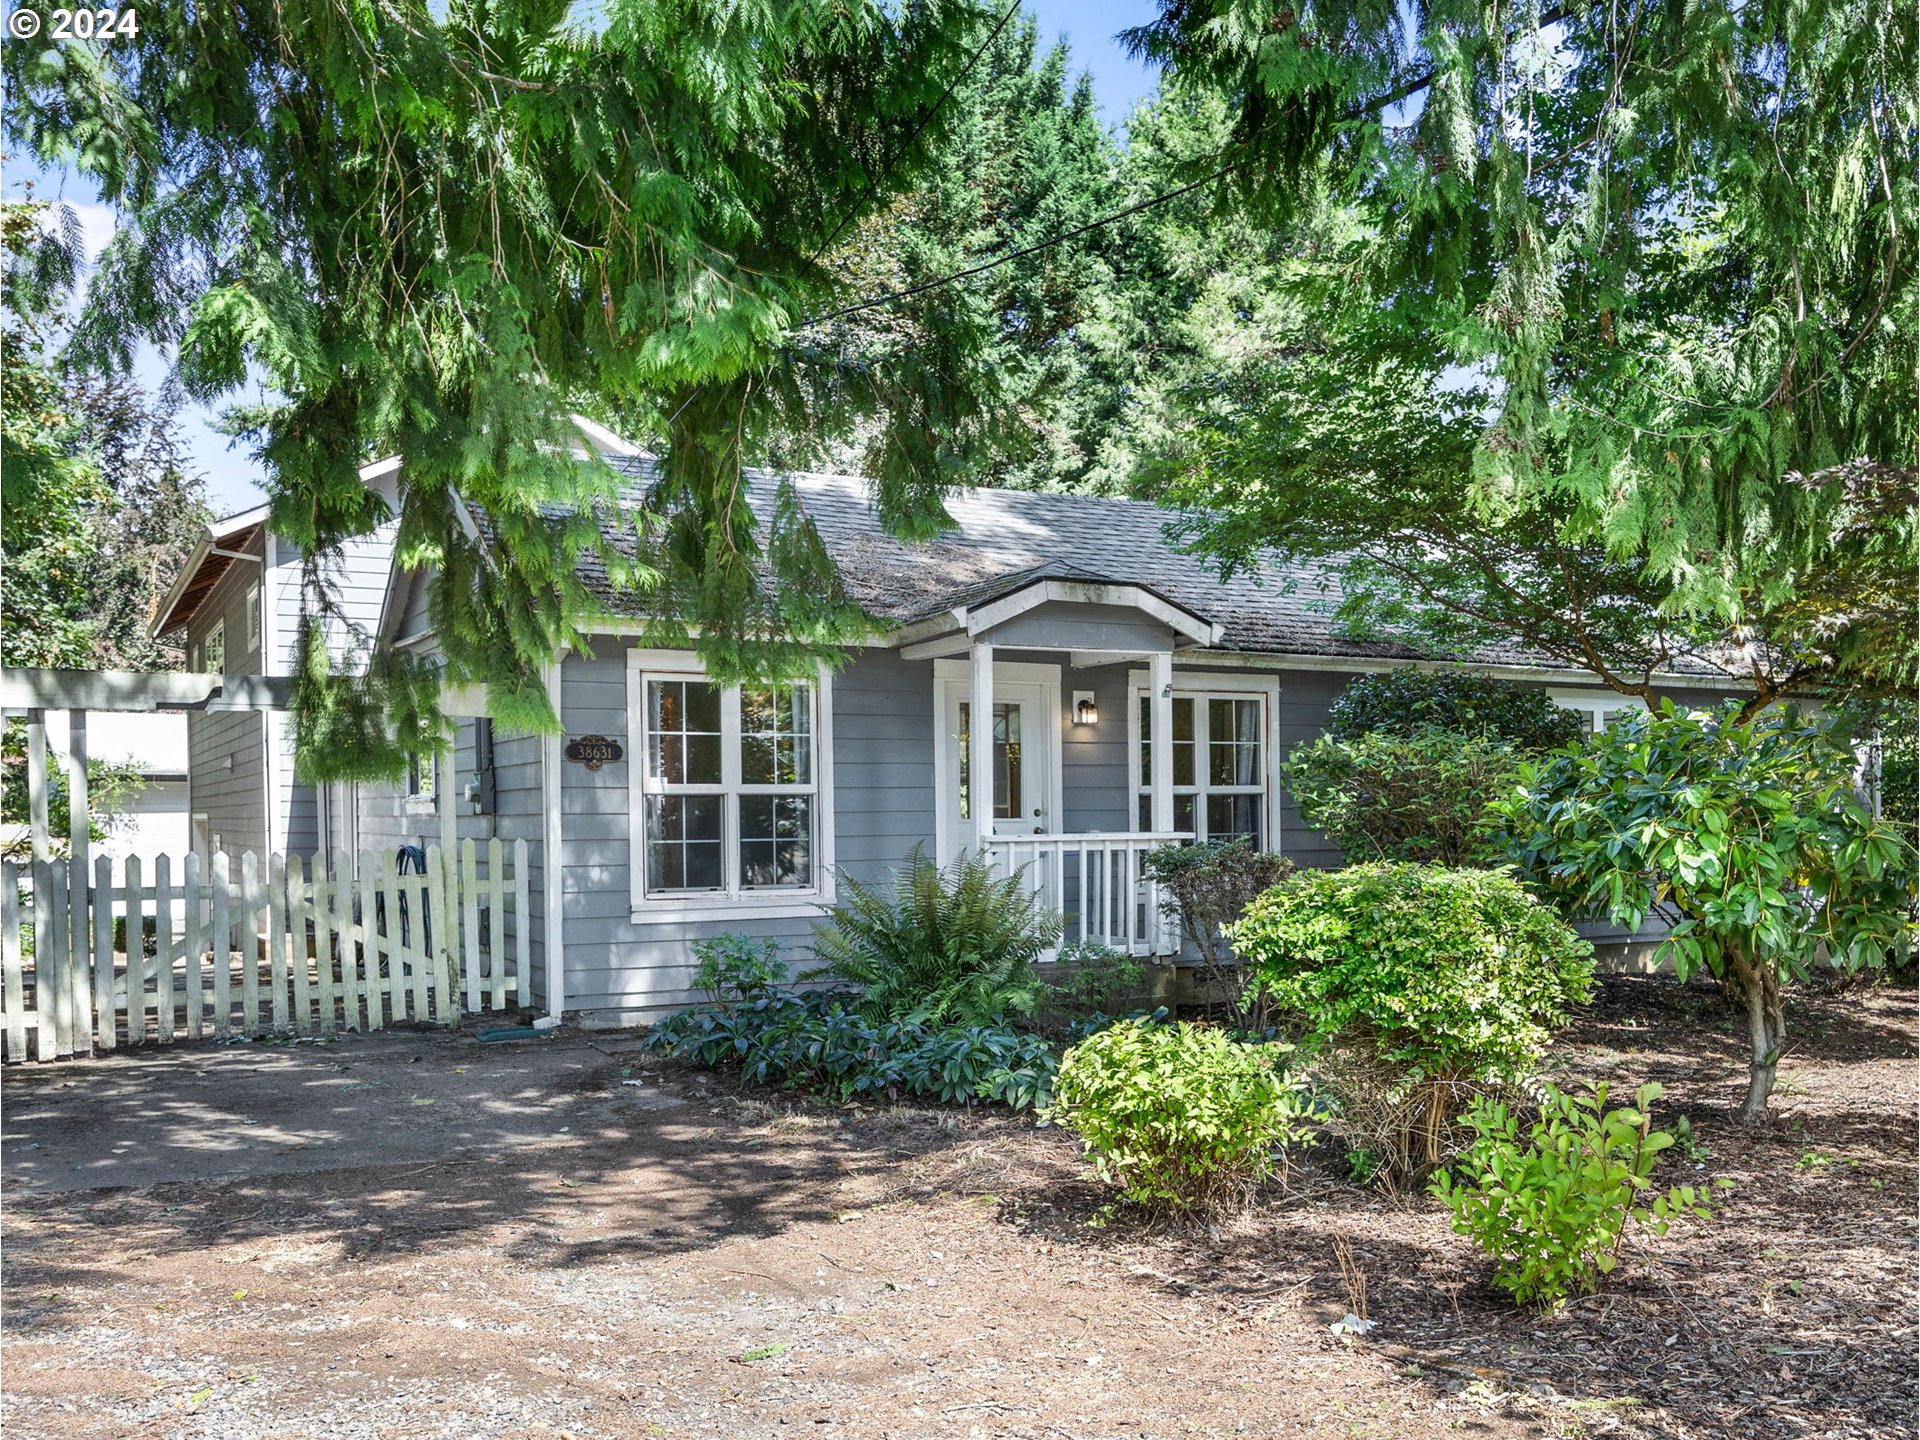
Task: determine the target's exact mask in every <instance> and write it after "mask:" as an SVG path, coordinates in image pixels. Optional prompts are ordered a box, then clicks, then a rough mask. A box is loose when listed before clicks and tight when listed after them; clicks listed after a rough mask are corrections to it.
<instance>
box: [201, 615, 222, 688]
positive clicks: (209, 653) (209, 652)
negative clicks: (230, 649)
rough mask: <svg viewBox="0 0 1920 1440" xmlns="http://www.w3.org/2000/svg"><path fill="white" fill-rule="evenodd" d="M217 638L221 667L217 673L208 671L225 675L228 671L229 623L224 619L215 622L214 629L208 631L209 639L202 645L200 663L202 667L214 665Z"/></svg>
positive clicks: (209, 672) (212, 672)
mask: <svg viewBox="0 0 1920 1440" xmlns="http://www.w3.org/2000/svg"><path fill="white" fill-rule="evenodd" d="M216 637H218V639H219V641H220V665H219V669H218V671H217V672H216V671H208V672H207V673H208V674H215V673H218V674H222V675H224V674H226V671H227V622H226V621H225V620H224V619H221V620H216V621H214V622H213V628H212V629H211V630H209V631H207V638H206V639H205V640H203V641H202V642H201V643H200V663H201V664H202V665H210V664H212V663H213V642H214V639H215V638H216Z"/></svg>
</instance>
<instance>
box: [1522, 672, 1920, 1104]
mask: <svg viewBox="0 0 1920 1440" xmlns="http://www.w3.org/2000/svg"><path fill="white" fill-rule="evenodd" d="M1737 713H1738V707H1737V706H1735V705H1731V704H1730V705H1729V706H1728V707H1727V708H1726V709H1725V710H1723V711H1721V712H1720V713H1718V714H1710V713H1704V712H1693V713H1683V712H1680V711H1677V710H1675V709H1674V707H1673V704H1672V702H1671V701H1667V702H1664V703H1663V704H1662V705H1661V708H1660V711H1659V713H1658V714H1655V715H1650V716H1648V717H1646V718H1644V719H1641V718H1638V717H1635V718H1632V719H1630V720H1628V721H1626V722H1625V723H1616V724H1614V725H1611V726H1609V727H1608V728H1607V729H1606V730H1605V731H1603V732H1602V733H1601V734H1599V735H1596V736H1594V737H1593V738H1592V739H1590V740H1589V741H1588V742H1587V743H1586V744H1585V745H1584V746H1580V747H1576V748H1571V749H1568V750H1563V751H1559V752H1556V753H1554V754H1552V755H1549V756H1546V757H1545V758H1544V759H1542V760H1541V761H1540V762H1539V763H1537V764H1535V765H1530V766H1528V767H1526V768H1525V769H1524V770H1523V771H1522V774H1521V780H1520V784H1519V786H1518V788H1517V789H1516V790H1515V791H1514V793H1513V794H1512V795H1511V796H1510V797H1508V798H1505V799H1503V800H1500V801H1497V802H1496V803H1495V805H1494V807H1493V809H1494V813H1495V815H1496V816H1497V823H1498V824H1499V825H1500V826H1502V827H1503V833H1504V836H1505V839H1506V843H1507V845H1508V850H1509V853H1510V854H1511V856H1512V857H1513V860H1514V862H1515V863H1516V865H1517V866H1518V867H1519V869H1520V872H1521V873H1522V874H1523V875H1524V876H1525V877H1526V878H1528V879H1529V880H1530V881H1531V882H1532V883H1533V884H1534V885H1535V886H1537V887H1538V888H1539V889H1540V890H1542V891H1543V892H1544V893H1546V894H1547V895H1549V896H1551V897H1553V898H1554V899H1555V900H1556V901H1558V903H1559V904H1560V906H1561V908H1562V910H1563V911H1565V912H1566V913H1568V914H1570V915H1573V916H1607V917H1609V918H1611V919H1613V920H1614V921H1615V922H1617V923H1619V924H1622V925H1626V926H1629V927H1631V928H1634V929H1638V928H1639V926H1640V924H1641V922H1642V921H1643V920H1645V919H1646V918H1647V916H1648V915H1649V914H1652V915H1657V916H1659V917H1660V918H1661V919H1663V920H1665V921H1666V922H1667V924H1668V926H1669V927H1670V928H1669V930H1668V933H1667V937H1666V940H1665V941H1664V942H1663V945H1662V952H1663V954H1665V955H1666V956H1667V957H1669V958H1671V959H1672V961H1673V966H1674V970H1675V972H1676V973H1677V974H1678V975H1679V977H1680V978H1681V979H1682V980H1685V979H1686V978H1687V977H1688V976H1689V975H1691V974H1693V973H1694V972H1695V971H1697V970H1701V969H1705V970H1706V971H1707V972H1708V973H1710V974H1711V975H1713V976H1714V977H1715V978H1716V979H1717V980H1719V981H1720V983H1721V986H1722V988H1723V989H1724V990H1725V991H1726V993H1727V995H1728V996H1729V998H1730V999H1732V1000H1733V1001H1734V1002H1735V1003H1736V1004H1737V1005H1738V1006H1739V1007H1740V1008H1741V1009H1742V1010H1743V1011H1744V1012H1745V1014H1746V1017H1747V1028H1748V1033H1749V1035H1750V1037H1751V1042H1752V1058H1751V1061H1750V1064H1749V1078H1748V1084H1747V1095H1746V1100H1745V1103H1744V1104H1743V1105H1742V1106H1741V1109H1740V1118H1741V1119H1743V1120H1748V1121H1753V1120H1758V1119H1759V1118H1760V1117H1761V1116H1763V1115H1764V1114H1765V1113H1766V1108H1767V1096H1768V1095H1769V1094H1770V1093H1771V1092H1772V1090H1773V1081H1774V1072H1775V1069H1776V1067H1777V1066H1778V1065H1779V1062H1780V1054H1781V1050H1782V1048H1783V1047H1784V1046H1785V1044H1786V1031H1787V1027H1786V1012H1785V1006H1784V1002H1783V1000H1782V998H1781V984H1782V982H1783V981H1784V980H1786V979H1787V978H1788V977H1789V976H1791V977H1795V978H1801V977H1804V976H1805V975H1806V974H1807V972H1808V970H1809V968H1810V967H1811V966H1813V965H1814V964H1816V963H1817V962H1818V961H1820V960H1821V958H1822V957H1823V956H1824V957H1825V959H1826V960H1827V961H1828V963H1830V964H1833V965H1835V966H1839V967H1841V968H1844V969H1847V970H1859V969H1862V968H1867V967H1878V966H1881V965H1883V964H1885V963H1886V962H1887V961H1888V960H1889V959H1890V958H1891V957H1892V956H1893V955H1894V954H1895V953H1896V952H1898V951H1900V950H1902V949H1904V948H1906V947H1910V946H1911V945H1912V943H1913V933H1914V931H1913V918H1914V916H1913V912H1914V872H1913V858H1914V857H1913V851H1912V850H1911V848H1910V847H1909V846H1907V845H1906V844H1905V843H1903V842H1902V840H1901V839H1900V838H1899V836H1898V834H1897V832H1896V831H1895V829H1894V827H1893V826H1892V825H1890V824H1889V823H1888V822H1886V821H1885V820H1883V819H1880V818H1878V817H1876V816H1874V815H1873V814H1872V813H1870V811H1869V810H1868V808H1867V807H1866V806H1865V805H1864V804H1862V803H1861V799H1860V796H1859V795H1858V794H1857V793H1856V791H1855V789H1854V773H1853V772H1854V768H1855V760H1854V757H1853V755H1852V754H1851V753H1849V752H1848V751H1847V750H1845V749H1844V748H1842V747H1841V746H1839V745H1838V744H1836V743H1835V742H1834V740H1833V738H1832V736H1831V734H1830V727H1829V726H1828V725H1827V724H1816V723H1809V722H1808V721H1806V720H1805V719H1803V718H1802V717H1801V716H1800V715H1799V714H1798V713H1797V712H1795V711H1792V710H1788V711H1786V712H1783V713H1779V714H1775V715H1770V716H1767V717H1765V718H1763V719H1760V720H1757V721H1752V722H1748V723H1746V724H1742V723H1740V722H1739V721H1738V719H1737V718H1736V717H1737Z"/></svg>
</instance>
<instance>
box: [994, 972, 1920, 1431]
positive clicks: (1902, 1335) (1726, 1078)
mask: <svg viewBox="0 0 1920 1440" xmlns="http://www.w3.org/2000/svg"><path fill="white" fill-rule="evenodd" d="M1789 1031H1790V1043H1789V1052H1788V1054H1787V1055H1786V1057H1785V1058H1784V1059H1783V1061H1782V1063H1781V1067H1780V1081H1779V1088H1778V1089H1777V1090H1776V1092H1775V1095H1774V1099H1773V1109H1774V1116H1773V1118H1772V1120H1771V1121H1770V1122H1769V1123H1767V1124H1765V1125H1762V1126H1747V1125H1742V1124H1740V1123H1739V1122H1738V1121H1737V1120H1736V1119H1735V1118H1734V1111H1735V1109H1736V1108H1737V1105H1738V1102H1739V1100H1740V1099H1741V1097H1742V1093H1743V1090H1744V1085H1745V1080H1746V1054H1745V1035H1744V1031H1741V1030H1740V1029H1739V1027H1738V1025H1737V1024H1736V1023H1735V1020H1734V1018H1733V1016H1732V1013H1731V1011H1729V1010H1728V1009H1727V1007H1726V1005H1725V1003H1724V1002H1723V1001H1722V1000H1721V998H1720V996H1719V993H1718V992H1717V990H1715V989H1713V988H1712V987H1710V986H1707V985H1704V984H1695V985H1689V986H1681V985H1679V984H1677V983H1675V982H1673V981H1672V980H1671V979H1664V978H1656V977H1626V976H1614V977H1607V978H1605V979H1604V980H1603V982H1602V988H1601V990H1600V993H1599V994H1598V995H1597V996H1596V997H1595V1001H1594V1003H1593V1004H1592V1005H1590V1006H1588V1007H1586V1008H1585V1010H1584V1011H1583V1013H1582V1014H1581V1015H1580V1016H1579V1017H1578V1018H1577V1019H1576V1022H1575V1024H1574V1026H1573V1027H1572V1029H1571V1031H1570V1032H1569V1036H1568V1041H1569V1042H1570V1043H1567V1044H1564V1045H1563V1046H1562V1047H1561V1049H1560V1052H1559V1054H1558V1055H1557V1057H1556V1067H1555V1069H1556V1074H1555V1077H1554V1078H1556V1079H1557V1080H1558V1081H1559V1082H1560V1083H1562V1084H1565V1085H1574V1084H1581V1083H1584V1082H1587V1081H1600V1080H1604V1081H1608V1082H1609V1083H1610V1085H1611V1086H1612V1088H1613V1099H1614V1103H1619V1102H1620V1101H1622V1100H1625V1099H1626V1098H1627V1097H1629V1096H1631V1094H1632V1092H1633V1091H1634V1089H1635V1088H1636V1087H1637V1086H1638V1085H1640V1084H1642V1083H1644V1082H1646V1081H1648V1080H1656V1081H1659V1082H1660V1083H1661V1085H1662V1086H1663V1087H1664V1090H1665V1094H1664V1097H1663V1098H1662V1099H1661V1100H1660V1101H1659V1102H1658V1103H1657V1104H1656V1106H1655V1117H1656V1121H1657V1122H1658V1123H1660V1124H1663V1125H1671V1124H1672V1123H1673V1122H1674V1121H1675V1120H1676V1119H1677V1118H1678V1117H1680V1116H1683V1115H1684V1116H1686V1117H1687V1119H1688V1121H1689V1123H1690V1124H1691V1127H1692V1131H1693V1136H1694V1143H1695V1144H1696V1145H1697V1146H1699V1147H1701V1148H1700V1149H1699V1150H1698V1151H1696V1152H1695V1156H1694V1158H1691V1159H1689V1158H1685V1157H1682V1156H1681V1155H1680V1154H1679V1152H1678V1151H1672V1152H1669V1157H1668V1159H1667V1160H1666V1161H1665V1162H1663V1165H1662V1168H1661V1169H1660V1170H1659V1171H1657V1172H1656V1175H1655V1178H1656V1180H1659V1181H1661V1182H1662V1183H1666V1184H1677V1183H1683V1182H1684V1181H1685V1180H1688V1179H1691V1180H1693V1181H1694V1182H1695V1183H1701V1182H1711V1181H1714V1180H1726V1181H1729V1182H1731V1188H1730V1189H1729V1190H1726V1191H1724V1192H1723V1193H1722V1194H1721V1195H1720V1196H1719V1197H1718V1198H1717V1199H1716V1200H1715V1201H1714V1206H1715V1210H1716V1214H1715V1216H1714V1218H1713V1219H1712V1220H1711V1221H1707V1222H1690V1223H1688V1224H1687V1225H1684V1226H1680V1227H1676V1228H1675V1229H1674V1230H1673V1231H1672V1232H1671V1233H1670V1234H1669V1235H1668V1236H1666V1237H1664V1238H1659V1239H1639V1238H1635V1239H1634V1240H1632V1241H1630V1242H1629V1246H1628V1249H1627V1251H1626V1253H1625V1257H1624V1262H1623V1264H1622V1265H1621V1267H1620V1268H1619V1269H1618V1270H1617V1271H1616V1272H1615V1274H1614V1276H1613V1277H1612V1279H1611V1281H1610V1283H1609V1285H1608V1287H1607V1288H1606V1290H1605V1291H1603V1292H1602V1293H1600V1294H1598V1295H1594V1296H1589V1297H1585V1298H1582V1299H1579V1300H1576V1301H1574V1302H1572V1303H1570V1304H1568V1305H1567V1306H1565V1307H1564V1308H1562V1309H1561V1310H1559V1311H1557V1312H1555V1313H1551V1314H1545V1313H1541V1312H1539V1311H1535V1310H1521V1309H1517V1308H1516V1307H1515V1306H1514V1305H1513V1304H1512V1302H1511V1301H1510V1300H1509V1299H1508V1297H1507V1296H1506V1295H1505V1294H1504V1293H1503V1292H1501V1291H1499V1290H1498V1289H1496V1288H1495V1287H1494V1286H1493V1285H1492V1284H1491V1283H1490V1266H1489V1265H1488V1264H1487V1263H1486V1262H1485V1261H1483V1260H1482V1259H1481V1257H1480V1256H1479V1254H1478V1253H1477V1252H1476V1251H1474V1250H1473V1249H1472V1248H1471V1247H1470V1246H1469V1245H1468V1244H1467V1242H1466V1241H1464V1240H1463V1239H1461V1238H1460V1237H1457V1236H1455V1235H1453V1234H1452V1233H1451V1232H1450V1230H1449V1229H1448V1227H1447V1224H1446V1219H1445V1215H1444V1212H1443V1211H1442V1210H1441V1209H1440V1208H1439V1206H1438V1205H1437V1204H1435V1203H1433V1202H1432V1201H1430V1200H1428V1199H1426V1198H1425V1197H1390V1196H1382V1195H1376V1194H1369V1193H1366V1192H1362V1191H1358V1190H1356V1189H1354V1188H1353V1187H1352V1186H1351V1185H1349V1184H1347V1183H1345V1180H1344V1177H1343V1176H1342V1175H1341V1174H1340V1165H1339V1161H1338V1159H1337V1157H1335V1156H1334V1155H1332V1154H1325V1155H1322V1156H1319V1157H1317V1159H1316V1161H1315V1162H1314V1163H1311V1164H1309V1165H1308V1166H1307V1167H1305V1168H1304V1169H1303V1170H1297V1171H1296V1172H1295V1174H1294V1175H1293V1176H1292V1177H1291V1178H1290V1184H1289V1186H1288V1190H1287V1193H1285V1194H1281V1195H1275V1196H1271V1197H1269V1198H1268V1200H1267V1201H1266V1203H1264V1204H1263V1205H1262V1206H1261V1207H1260V1208H1259V1209H1258V1210H1257V1211H1256V1213H1255V1214H1253V1215H1252V1216H1250V1217H1248V1218H1247V1219H1245V1220H1243V1221H1239V1222H1236V1223H1234V1224H1233V1225H1232V1226H1231V1227H1230V1229H1229V1231H1228V1232H1227V1233H1226V1234H1224V1235H1220V1236H1218V1237H1215V1238H1211V1239H1208V1240H1201V1239H1196V1238H1192V1237H1185V1236H1179V1235H1170V1234H1160V1233H1155V1232H1154V1231H1153V1230H1151V1229H1149V1228H1146V1227H1139V1226H1136V1227H1133V1228H1131V1229H1128V1228H1127V1227H1125V1226H1124V1225H1121V1226H1119V1227H1116V1226H1115V1225H1114V1224H1107V1225H1105V1226H1104V1228H1098V1229H1089V1228H1088V1223H1087V1222H1088V1220H1089V1219H1090V1218H1094V1217H1097V1215H1098V1211H1099V1207H1100V1206H1101V1205H1102V1204H1103V1203H1104V1202H1105V1201H1106V1198H1107V1197H1106V1196H1105V1195H1104V1194H1103V1193H1102V1192H1100V1191H1099V1190H1097V1189H1095V1188H1094V1187H1091V1186H1089V1185H1087V1184H1086V1183H1085V1182H1084V1181H1083V1180H1077V1179H1076V1178H1074V1170H1073V1169H1072V1168H1071V1166H1070V1165H1068V1166H1065V1167H1063V1166H1062V1165H1061V1163H1060V1157H1058V1156H1057V1155H1056V1156H1053V1157H1051V1158H1052V1160H1053V1164H1052V1165H1050V1166H1048V1167H1045V1170H1043V1171H1042V1172H1041V1173H1037V1174H1034V1175H1032V1176H1030V1177H1028V1183H1026V1184H1024V1185H1022V1186H1020V1188H1019V1192H1018V1193H1017V1194H1014V1195H1008V1194H1007V1189H1006V1187H1005V1186H1004V1185H1003V1186H1002V1188H1001V1191H1000V1193H1001V1194H1002V1196H1003V1203H1004V1205H1005V1207H1006V1210H1007V1213H1009V1214H1010V1215H1012V1216H1015V1217H1017V1218H1018V1220H1019V1221H1020V1223H1022V1224H1025V1225H1029V1226H1034V1227H1037V1228H1040V1229H1042V1230H1045V1231H1047V1232H1048V1233H1051V1234H1055V1235H1057V1236H1059V1237H1061V1238H1063V1239H1067V1238H1072V1239H1074V1240H1075V1241H1076V1243H1081V1244H1095V1245H1101V1246H1111V1245H1114V1244H1116V1243H1125V1244H1128V1245H1131V1246H1132V1247H1134V1248H1135V1249H1136V1250H1137V1251H1138V1252H1139V1253H1140V1254H1141V1255H1142V1257H1143V1263H1145V1264H1146V1265H1147V1266H1148V1268H1150V1269H1151V1270H1152V1271H1155V1272H1157V1273H1159V1274H1161V1275H1163V1276H1165V1277H1166V1279H1165V1282H1164V1283H1165V1284H1166V1286H1167V1287H1168V1288H1169V1289H1170V1290H1173V1291H1177V1292H1179V1293H1183V1294H1195V1295H1205V1296H1209V1297H1212V1298H1214V1299H1216V1300H1217V1301H1218V1302H1219V1303H1220V1304H1221V1305H1222V1307H1223V1308H1224V1309H1225V1310H1226V1311H1227V1312H1228V1313H1238V1314H1243V1315H1255V1314H1259V1313H1261V1307H1263V1306H1266V1305H1270V1304H1271V1303H1272V1302H1273V1298H1274V1297H1275V1295H1276V1294H1287V1295H1291V1296H1299V1295H1304V1296H1306V1297H1310V1299H1313V1300H1317V1301H1318V1302H1319V1309H1320V1311H1321V1313H1323V1314H1324V1316H1326V1317H1328V1318H1329V1319H1330V1321H1331V1320H1337V1319H1339V1317H1340V1316H1341V1315H1343V1314H1344V1313H1346V1312H1347V1311H1348V1310H1349V1309H1351V1308H1353V1307H1354V1306H1355V1304H1357V1303H1358V1301H1359V1298H1360V1296H1359V1294H1356V1289H1355V1287H1356V1283H1357V1282H1356V1281H1355V1279H1354V1275H1355V1274H1356V1273H1357V1275H1358V1276H1359V1277H1360V1281H1361V1282H1363V1283H1364V1287H1365V1288H1364V1291H1363V1292H1361V1293H1363V1294H1364V1298H1365V1305H1366V1310H1365V1312H1364V1313H1365V1314H1366V1316H1367V1318H1369V1319H1371V1320H1374V1321H1376V1322H1377V1327H1376V1328H1375V1329H1374V1330H1373V1331H1372V1332H1370V1334H1369V1335H1368V1337H1367V1339H1366V1340H1365V1342H1363V1343H1364V1346H1365V1348H1368V1349H1370V1350H1372V1351H1374V1352H1376V1353H1380V1354H1385V1355H1391V1356H1393V1357H1395V1358H1396V1359H1397V1360H1399V1361H1400V1362H1402V1364H1403V1365H1404V1366H1405V1367H1406V1370H1407V1372H1408V1373H1410V1374H1418V1373H1423V1372H1424V1373H1430V1374H1434V1373H1437V1374H1440V1375H1444V1376H1447V1377H1451V1380H1452V1382H1453V1383H1454V1388H1459V1387H1468V1388H1471V1387H1474V1386H1479V1387H1482V1388H1486V1389H1490V1390H1492V1391H1496V1392H1501V1393H1506V1394H1521V1395H1532V1396H1535V1397H1539V1398H1541V1399H1543V1400H1545V1401H1547V1402H1548V1403H1549V1404H1550V1405H1552V1406H1553V1407H1555V1408H1558V1409H1560V1410H1561V1412H1562V1413H1563V1414H1564V1415H1566V1416H1572V1417H1583V1419H1584V1422H1585V1425H1586V1427H1587V1428H1588V1429H1590V1430H1592V1431H1594V1432H1595V1433H1598V1432H1599V1431H1602V1430H1605V1431H1608V1432H1613V1433H1626V1434H1646V1435H1659V1436H1676V1437H1686V1436H1707V1435H1713V1436H1721V1435H1725V1436H1753V1437H1772V1436H1823V1437H1824V1436H1834V1437H1838V1436H1847V1437H1852V1436H1897V1435H1912V1434H1914V1433H1915V1412H1916V1404H1917V1403H1920V1388H1917V1387H1916V1369H1917V1367H1920V1340H1917V1339H1916V1318H1917V1317H1916V1312H1915V1304H1916V1290H1915V1272H1916V1264H1915V1256H1916V1233H1915V1232H1916V1204H1917V1203H1920V1197H1917V1196H1916V1184H1915V1179H1916V1164H1915V1159H1916V1139H1917V1133H1920V1132H1917V1131H1916V1104H1915V1102H1916V1074H1917V1071H1916V1066H1915V1057H1916V1049H1915V1037H1916V1028H1915V993H1914V991H1913V990H1912V989H1910V988H1868V987H1860V988H1855V989H1852V990H1851V991H1836V990H1834V989H1832V988H1829V987H1824V986H1803V987H1800V988H1799V989H1798V991H1797V992H1796V993H1794V994H1793V995H1792V996H1791V998H1790V1000H1789ZM1047 1171H1050V1172H1051V1173H1046V1172H1047ZM1123 1236H1124V1239H1123V1238H1122V1237H1123ZM1336 1249H1338V1250H1340V1251H1343V1252H1345V1258H1344V1259H1343V1257H1342V1256H1340V1255H1336V1254H1335V1253H1334V1252H1335V1250H1336ZM1573 1433H1581V1432H1580V1431H1578V1430H1576V1431H1574V1432H1573Z"/></svg>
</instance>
